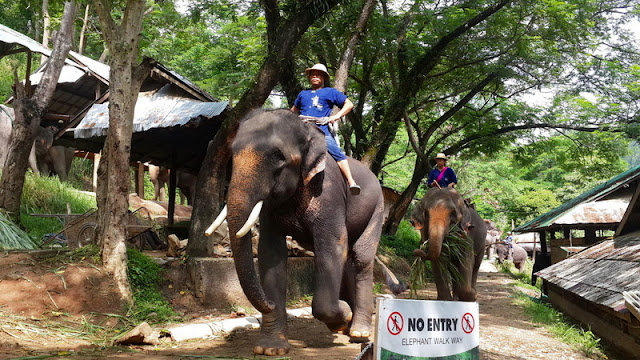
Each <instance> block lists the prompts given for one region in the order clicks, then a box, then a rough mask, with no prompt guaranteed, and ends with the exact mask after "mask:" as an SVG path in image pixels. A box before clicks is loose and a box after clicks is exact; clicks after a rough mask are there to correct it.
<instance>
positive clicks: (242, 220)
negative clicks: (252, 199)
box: [227, 201, 275, 314]
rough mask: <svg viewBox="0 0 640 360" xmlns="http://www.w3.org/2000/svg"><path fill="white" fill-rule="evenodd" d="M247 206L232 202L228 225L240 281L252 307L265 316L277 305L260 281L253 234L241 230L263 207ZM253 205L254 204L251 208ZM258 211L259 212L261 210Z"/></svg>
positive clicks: (229, 205)
mask: <svg viewBox="0 0 640 360" xmlns="http://www.w3.org/2000/svg"><path fill="white" fill-rule="evenodd" d="M245 205H246V202H245V203H243V204H234V203H232V202H231V201H230V202H229V204H228V217H227V223H228V225H229V234H230V238H231V239H230V240H231V250H232V251H233V259H234V263H235V266H236V273H237V274H238V280H239V281H240V285H241V286H242V290H243V291H244V294H245V295H246V296H247V299H249V301H250V302H251V305H253V306H254V307H255V308H256V309H257V310H258V311H260V312H261V313H263V314H264V313H270V312H272V311H273V309H274V308H275V305H274V304H273V303H272V302H271V301H269V300H268V299H267V297H266V295H265V293H264V290H263V289H262V285H261V284H260V280H259V279H258V274H257V272H256V269H255V265H254V259H253V249H252V244H251V232H250V231H247V232H244V234H242V232H243V231H241V230H242V229H241V228H243V227H246V226H247V220H248V219H249V218H250V217H251V215H250V213H251V212H254V213H255V212H256V211H255V209H256V207H259V206H261V202H259V204H256V206H253V208H252V207H247V206H245ZM251 205H253V204H250V205H249V206H251ZM252 210H254V211H252ZM257 211H258V212H259V210H257ZM239 232H240V233H239Z"/></svg>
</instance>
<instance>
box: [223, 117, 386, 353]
mask: <svg viewBox="0 0 640 360" xmlns="http://www.w3.org/2000/svg"><path fill="white" fill-rule="evenodd" d="M232 152H233V160H232V162H233V169H232V176H231V181H230V184H229V190H228V196H227V207H228V216H227V220H228V224H229V229H230V233H231V234H236V233H238V231H239V229H240V228H241V227H243V224H245V222H246V221H247V219H248V218H250V214H249V213H250V212H254V211H255V210H254V211H252V209H254V206H255V205H256V204H262V211H261V213H260V218H259V221H260V242H259V247H258V268H259V272H260V277H259V278H260V280H259V281H258V277H257V274H256V272H255V271H254V267H253V257H252V250H251V239H250V233H249V234H248V235H240V238H237V236H233V235H232V242H231V243H232V244H231V246H232V250H233V256H234V260H235V264H236V271H237V273H238V278H239V280H240V283H241V285H242V288H243V290H244V292H245V294H246V296H247V298H248V299H249V300H250V301H251V303H252V304H253V305H254V306H255V307H256V309H258V310H260V311H261V312H262V314H263V323H262V327H261V332H262V333H261V337H260V339H259V341H258V345H257V346H256V347H255V348H254V352H255V353H256V354H264V355H282V354H284V353H286V352H288V350H289V343H288V340H287V334H286V330H287V315H286V308H285V301H286V280H285V279H286V276H287V275H286V271H287V270H286V267H287V247H286V242H285V236H287V235H290V236H292V237H293V238H294V239H296V240H297V241H298V242H299V243H300V244H301V245H302V246H304V247H305V248H306V249H309V250H313V252H314V253H315V258H314V261H315V269H316V271H315V275H314V276H315V279H314V280H315V281H314V283H315V285H314V286H315V291H314V298H313V302H312V308H313V315H314V316H315V317H316V318H317V319H319V320H321V321H323V322H324V323H325V324H326V325H327V327H328V328H329V329H330V330H332V331H337V332H345V333H347V334H348V335H350V336H351V339H352V341H355V342H361V341H366V340H367V338H368V337H369V336H370V335H371V334H372V328H371V318H372V314H373V302H372V296H373V294H372V287H373V265H374V259H375V254H376V250H377V247H378V242H379V239H380V233H381V227H382V221H383V209H384V202H383V197H382V190H381V188H380V184H379V182H378V180H377V178H376V176H375V175H374V174H373V173H371V171H369V169H367V168H366V167H365V166H364V165H362V164H361V163H359V162H357V161H355V160H353V159H351V158H349V159H348V161H349V165H350V167H351V172H352V173H353V176H354V178H355V179H356V181H357V182H358V184H359V185H360V186H361V188H362V192H361V194H360V195H357V196H352V195H351V194H350V193H349V191H348V186H347V183H346V181H345V180H344V178H343V176H342V174H341V172H340V170H339V168H338V165H337V163H336V162H335V161H334V160H333V159H332V158H331V157H329V156H328V154H327V148H326V141H325V137H324V135H323V133H322V132H321V131H320V130H319V129H318V128H317V127H315V126H314V125H310V124H306V123H303V122H301V121H300V120H299V119H298V117H297V116H296V115H294V114H293V113H292V112H290V111H288V110H273V111H263V110H256V111H254V112H252V113H251V114H250V115H249V116H248V117H247V118H246V119H245V120H244V121H242V122H241V124H240V127H239V129H238V133H237V135H236V137H235V139H234V142H233V145H232ZM244 227H245V228H246V226H244Z"/></svg>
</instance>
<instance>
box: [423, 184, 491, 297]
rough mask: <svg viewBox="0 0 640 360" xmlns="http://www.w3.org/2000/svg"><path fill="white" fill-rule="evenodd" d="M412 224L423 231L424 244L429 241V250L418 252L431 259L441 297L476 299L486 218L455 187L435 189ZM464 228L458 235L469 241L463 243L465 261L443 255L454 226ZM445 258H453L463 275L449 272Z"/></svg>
mask: <svg viewBox="0 0 640 360" xmlns="http://www.w3.org/2000/svg"><path fill="white" fill-rule="evenodd" d="M411 224H412V225H413V226H414V227H415V228H416V230H419V231H420V235H421V237H422V243H425V242H427V241H428V252H427V253H425V252H424V251H423V250H421V249H416V250H415V251H414V254H415V255H416V256H419V257H421V258H422V259H423V260H430V261H431V269H432V270H433V277H434V281H435V283H436V289H437V291H438V300H461V301H475V300H476V280H477V278H478V271H479V269H480V264H481V263H482V258H483V256H484V250H485V241H486V235H487V228H486V225H485V222H484V220H483V219H482V218H481V217H480V215H478V213H477V212H476V211H475V210H474V209H472V208H470V207H469V206H468V205H467V204H466V203H465V201H464V200H463V199H462V196H460V194H459V193H458V192H457V191H456V190H455V189H453V188H443V189H439V188H431V189H429V190H428V191H427V193H426V194H425V196H424V197H423V198H422V200H421V201H420V203H418V205H417V206H416V208H415V210H414V211H413V215H412V216H411ZM456 224H457V225H458V227H459V228H460V229H461V233H460V234H456V235H457V236H458V237H460V238H462V239H464V241H467V242H468V243H467V245H468V246H462V247H461V248H460V249H459V250H460V252H461V253H462V257H461V260H460V261H458V262H454V261H453V260H448V259H445V258H443V256H442V245H443V242H444V241H446V238H447V235H448V234H449V231H450V229H451V228H452V225H456ZM444 261H451V262H453V265H454V266H455V268H456V269H457V270H458V272H459V275H460V276H453V275H454V274H450V273H448V271H447V270H446V267H445V266H444Z"/></svg>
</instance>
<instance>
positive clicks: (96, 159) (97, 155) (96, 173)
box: [92, 153, 100, 192]
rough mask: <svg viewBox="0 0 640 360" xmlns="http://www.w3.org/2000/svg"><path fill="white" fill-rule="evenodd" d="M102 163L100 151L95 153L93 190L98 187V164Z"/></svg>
mask: <svg viewBox="0 0 640 360" xmlns="http://www.w3.org/2000/svg"><path fill="white" fill-rule="evenodd" d="M99 164H100V153H96V154H95V155H93V181H92V185H93V192H96V189H97V188H98V165H99Z"/></svg>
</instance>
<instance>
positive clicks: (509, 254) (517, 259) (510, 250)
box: [494, 243, 527, 272]
mask: <svg viewBox="0 0 640 360" xmlns="http://www.w3.org/2000/svg"><path fill="white" fill-rule="evenodd" d="M494 246H495V248H496V254H497V255H498V262H499V263H500V264H502V263H503V262H504V261H505V260H509V261H511V262H513V265H515V266H516V268H518V270H520V272H522V271H524V266H525V265H526V263H527V252H526V251H525V249H523V248H522V247H521V246H520V245H518V244H515V243H512V244H511V246H509V244H504V243H498V244H494Z"/></svg>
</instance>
